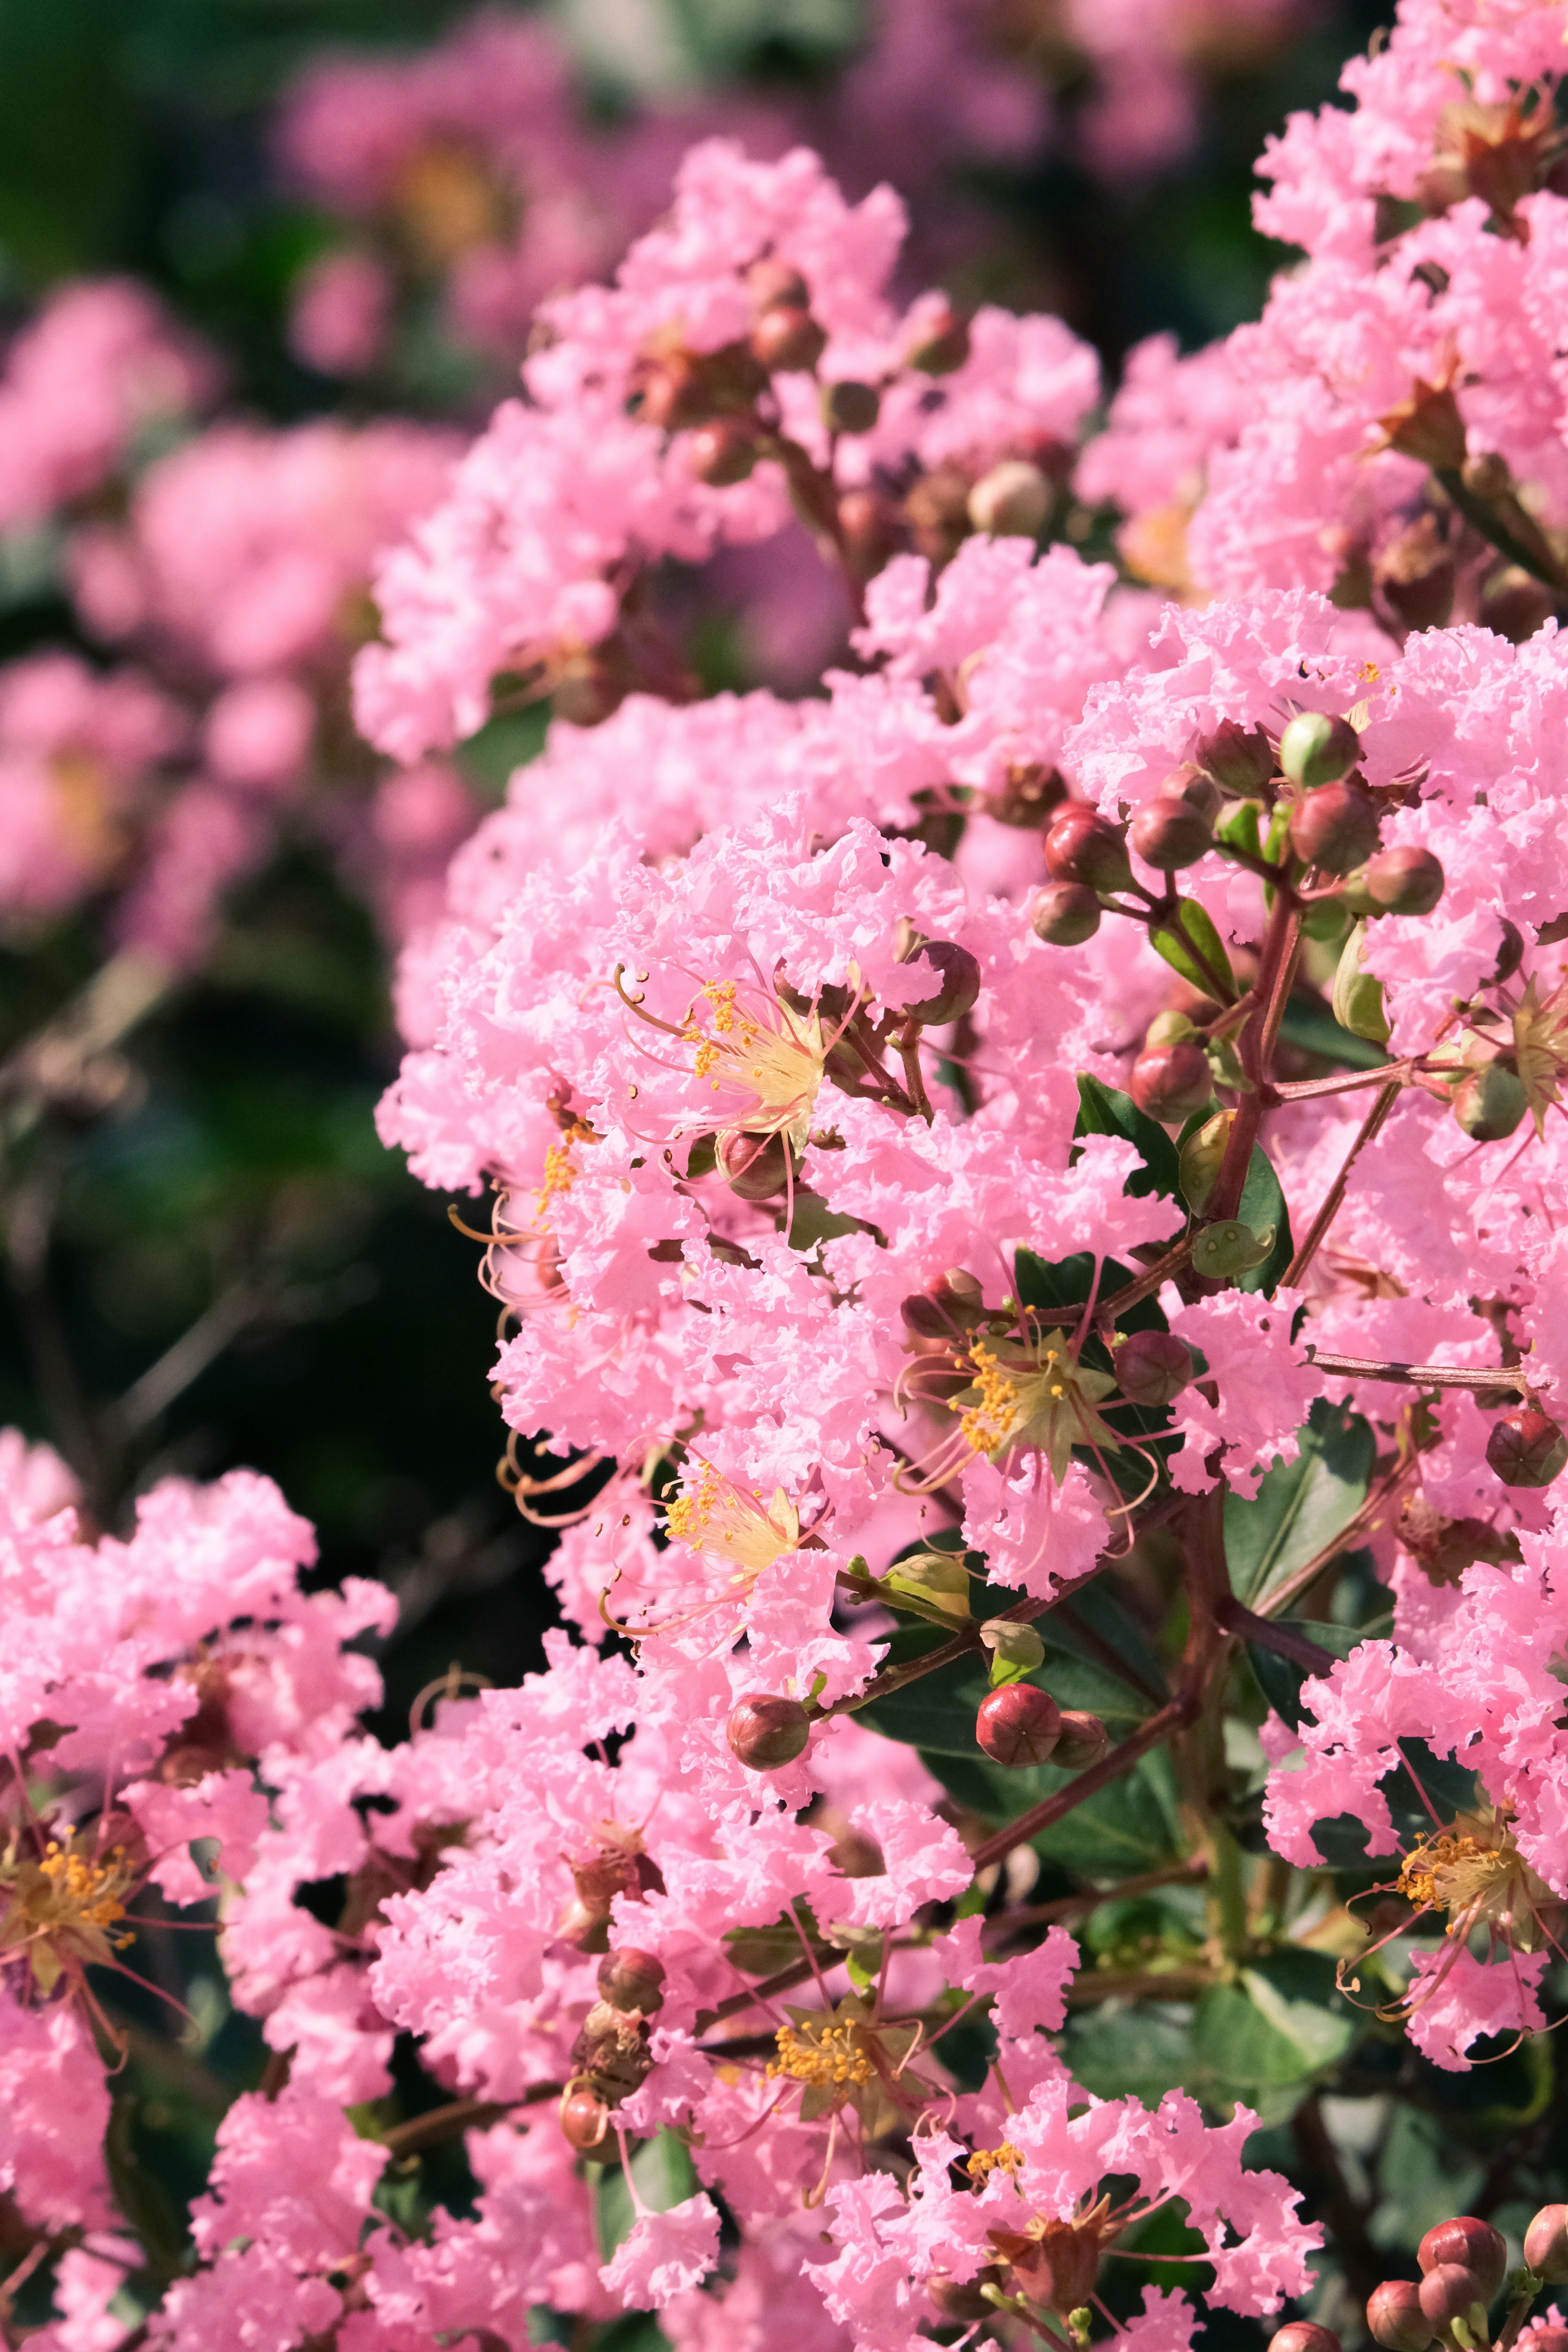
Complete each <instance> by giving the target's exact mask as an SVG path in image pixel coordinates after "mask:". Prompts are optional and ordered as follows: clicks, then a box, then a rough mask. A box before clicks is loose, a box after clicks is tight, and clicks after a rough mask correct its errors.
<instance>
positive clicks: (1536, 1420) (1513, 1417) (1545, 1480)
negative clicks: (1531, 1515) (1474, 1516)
mask: <svg viewBox="0 0 1568 2352" xmlns="http://www.w3.org/2000/svg"><path fill="white" fill-rule="evenodd" d="M1565 1462H1568V1437H1564V1436H1563V1432H1562V1431H1561V1430H1560V1429H1559V1428H1558V1426H1557V1423H1555V1422H1554V1421H1553V1420H1552V1418H1551V1417H1550V1415H1549V1414H1547V1413H1544V1412H1542V1410H1541V1407H1540V1406H1539V1405H1538V1404H1521V1405H1516V1406H1515V1407H1514V1409H1513V1411H1512V1412H1505V1413H1504V1414H1503V1415H1502V1416H1501V1418H1500V1420H1498V1421H1496V1422H1494V1423H1492V1429H1491V1434H1490V1435H1489V1438H1488V1439H1487V1467H1488V1468H1489V1470H1492V1471H1494V1472H1495V1473H1496V1475H1498V1477H1500V1479H1501V1480H1502V1483H1503V1485H1504V1486H1551V1484H1552V1480H1553V1479H1554V1478H1555V1477H1556V1476H1557V1475H1559V1473H1560V1472H1561V1470H1562V1468H1563V1464H1564V1463H1565Z"/></svg>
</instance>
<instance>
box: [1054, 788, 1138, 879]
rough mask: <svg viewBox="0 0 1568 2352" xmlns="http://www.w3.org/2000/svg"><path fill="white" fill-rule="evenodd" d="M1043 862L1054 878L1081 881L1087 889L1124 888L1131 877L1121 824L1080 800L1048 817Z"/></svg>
mask: <svg viewBox="0 0 1568 2352" xmlns="http://www.w3.org/2000/svg"><path fill="white" fill-rule="evenodd" d="M1046 865H1047V868H1048V870H1049V872H1050V877H1051V879H1052V881H1053V882H1081V883H1082V884H1083V885H1084V887H1085V888H1086V889H1089V890H1125V889H1126V888H1127V887H1128V885H1129V883H1131V879H1132V868H1131V866H1130V865H1129V864H1128V861H1127V844H1126V842H1125V840H1124V839H1123V837H1122V834H1121V828H1120V826H1118V825H1114V824H1109V823H1108V822H1107V821H1106V819H1105V818H1104V817H1102V816H1101V815H1100V811H1099V810H1098V809H1092V808H1089V807H1088V806H1087V805H1086V803H1084V802H1082V801H1074V802H1072V803H1070V805H1069V806H1068V807H1067V808H1064V809H1063V810H1062V811H1061V812H1060V814H1058V815H1057V816H1054V817H1053V818H1052V819H1051V822H1050V825H1049V828H1048V830H1047V834H1046Z"/></svg>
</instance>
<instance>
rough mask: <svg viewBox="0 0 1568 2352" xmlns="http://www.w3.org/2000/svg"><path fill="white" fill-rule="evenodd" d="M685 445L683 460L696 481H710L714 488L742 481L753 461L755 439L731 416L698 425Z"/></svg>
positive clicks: (726, 487) (749, 471)
mask: <svg viewBox="0 0 1568 2352" xmlns="http://www.w3.org/2000/svg"><path fill="white" fill-rule="evenodd" d="M687 447H688V460H687V462H688V463H689V466H690V467H691V470H692V472H693V473H694V474H695V475H696V477H697V478H698V480H699V481H700V482H710V483H711V485H712V486H713V488H715V489H716V490H723V489H728V488H730V486H731V483H733V482H743V481H744V480H745V479H746V478H747V476H748V475H749V474H750V473H751V472H752V468H753V467H754V466H755V465H756V462H757V445H756V441H755V439H754V438H753V437H752V434H751V433H750V432H749V431H748V430H747V428H746V426H745V425H740V424H737V423H736V422H735V420H734V418H733V417H719V418H717V419H715V421H714V422H713V423H712V424H711V425H699V426H698V427H697V430H696V431H695V432H694V433H693V435H692V436H691V439H690V441H689V443H688V445H687Z"/></svg>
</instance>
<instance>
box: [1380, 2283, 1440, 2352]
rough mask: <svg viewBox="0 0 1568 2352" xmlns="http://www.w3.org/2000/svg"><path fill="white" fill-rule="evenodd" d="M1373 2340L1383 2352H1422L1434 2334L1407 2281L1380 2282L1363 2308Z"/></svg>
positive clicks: (1413, 2285)
mask: <svg viewBox="0 0 1568 2352" xmlns="http://www.w3.org/2000/svg"><path fill="white" fill-rule="evenodd" d="M1366 2324H1367V2327H1368V2329H1369V2330H1370V2332H1371V2335H1372V2337H1373V2342H1374V2343H1377V2344H1381V2345H1383V2346H1384V2347H1385V2352H1426V2347H1427V2346H1428V2344H1430V2343H1431V2341H1432V2338H1433V2337H1434V2336H1436V2332H1437V2331H1436V2328H1435V2327H1434V2326H1433V2325H1432V2323H1431V2321H1430V2320H1429V2319H1428V2318H1427V2316H1426V2313H1425V2312H1424V2311H1423V2310H1422V2308H1421V2295H1420V2291H1419V2290H1418V2288H1417V2287H1416V2286H1415V2284H1414V2283H1413V2282H1412V2281H1411V2280H1410V2279H1384V2282H1383V2284H1382V2285H1381V2286H1379V2287H1374V2288H1373V2292H1372V2299H1371V2301H1370V2302H1369V2303H1368V2305H1367V2307H1366Z"/></svg>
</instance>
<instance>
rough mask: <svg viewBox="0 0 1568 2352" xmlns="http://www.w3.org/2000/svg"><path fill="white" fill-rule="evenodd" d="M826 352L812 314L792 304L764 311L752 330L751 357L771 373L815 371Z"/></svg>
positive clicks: (782, 304)
mask: <svg viewBox="0 0 1568 2352" xmlns="http://www.w3.org/2000/svg"><path fill="white" fill-rule="evenodd" d="M826 349H827V337H826V333H825V332H824V331H823V329H822V328H820V327H819V326H818V325H817V323H816V320H815V319H814V318H813V317H812V315H811V312H810V311H809V310H805V308H804V307H801V308H798V309H797V308H796V307H795V305H794V304H792V303H779V304H777V305H776V306H775V307H774V308H773V309H772V310H764V311H763V315H762V317H761V318H760V319H759V320H757V323H756V325H755V326H754V327H753V328H752V356H753V358H755V359H758V360H760V361H761V362H762V363H763V367H765V368H766V369H768V371H769V372H770V373H772V371H773V369H775V368H782V369H784V370H785V371H790V370H794V369H800V368H814V367H815V366H816V362H817V361H818V360H819V359H820V358H821V357H822V354H823V352H825V351H826Z"/></svg>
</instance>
